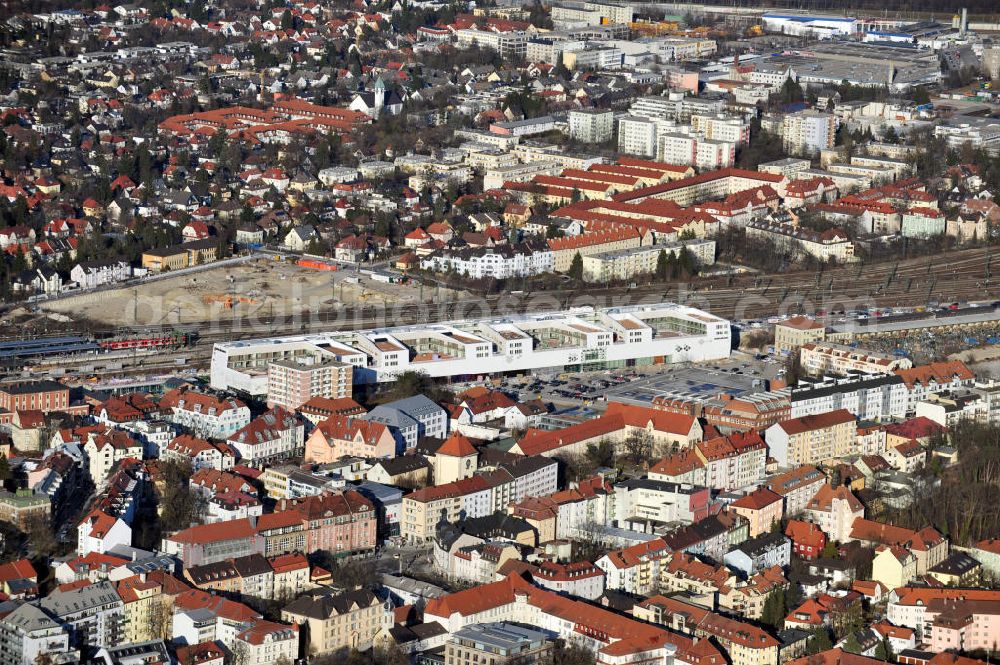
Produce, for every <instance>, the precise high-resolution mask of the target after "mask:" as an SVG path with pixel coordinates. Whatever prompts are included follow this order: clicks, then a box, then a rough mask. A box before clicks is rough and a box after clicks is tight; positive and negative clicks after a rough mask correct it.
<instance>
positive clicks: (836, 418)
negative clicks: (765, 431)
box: [778, 409, 855, 435]
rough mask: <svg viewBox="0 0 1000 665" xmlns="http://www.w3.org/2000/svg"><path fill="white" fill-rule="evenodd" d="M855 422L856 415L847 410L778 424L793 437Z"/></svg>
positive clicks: (803, 417)
mask: <svg viewBox="0 0 1000 665" xmlns="http://www.w3.org/2000/svg"><path fill="white" fill-rule="evenodd" d="M853 422H855V418H854V414H852V413H851V412H850V411H848V410H847V409H837V410H836V411H828V412H826V413H818V414H816V415H814V416H802V417H801V418H792V419H790V420H783V421H782V422H780V423H778V427H780V428H781V429H783V430H784V431H785V433H786V434H788V435H793V434H801V433H803V432H811V431H814V430H818V429H826V428H828V427H833V426H835V425H842V424H844V423H853Z"/></svg>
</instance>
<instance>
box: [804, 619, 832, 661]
mask: <svg viewBox="0 0 1000 665" xmlns="http://www.w3.org/2000/svg"><path fill="white" fill-rule="evenodd" d="M832 648H833V643H832V642H831V641H830V633H828V632H826V628H825V627H824V626H820V627H818V628H816V629H815V630H814V631H813V634H812V637H810V638H809V641H808V642H807V643H806V654H807V655H809V656H812V655H813V654H817V653H822V652H823V651H827V650H829V649H832Z"/></svg>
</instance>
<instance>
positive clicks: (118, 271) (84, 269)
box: [69, 260, 132, 289]
mask: <svg viewBox="0 0 1000 665" xmlns="http://www.w3.org/2000/svg"><path fill="white" fill-rule="evenodd" d="M131 277H132V266H130V265H129V264H128V262H127V261H122V260H111V261H85V262H83V263H78V264H76V265H75V266H73V269H72V270H70V273H69V278H70V281H71V282H73V283H74V284H76V287H77V288H79V289H96V288H97V287H99V286H104V285H105V284H115V283H118V282H124V281H125V280H127V279H129V278H131Z"/></svg>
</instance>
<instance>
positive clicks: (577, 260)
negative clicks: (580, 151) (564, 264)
mask: <svg viewBox="0 0 1000 665" xmlns="http://www.w3.org/2000/svg"><path fill="white" fill-rule="evenodd" d="M566 274H567V275H569V276H570V277H572V278H573V279H583V257H582V256H580V252H577V253H576V256H574V257H573V261H572V263H570V264H569V270H567V271H566Z"/></svg>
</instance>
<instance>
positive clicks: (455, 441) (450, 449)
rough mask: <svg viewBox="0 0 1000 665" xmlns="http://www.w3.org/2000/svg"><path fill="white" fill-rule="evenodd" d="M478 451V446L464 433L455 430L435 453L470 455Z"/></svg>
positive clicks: (455, 455) (459, 455)
mask: <svg viewBox="0 0 1000 665" xmlns="http://www.w3.org/2000/svg"><path fill="white" fill-rule="evenodd" d="M476 453H477V451H476V447H475V446H473V445H472V442H470V441H469V439H468V438H466V437H465V435H464V434H462V433H461V432H453V433H452V434H451V436H449V437H448V438H447V440H445V442H444V443H443V444H441V447H440V448H438V449H437V451H436V452H435V453H434V454H435V455H446V456H448V457H468V456H470V455H475V454H476Z"/></svg>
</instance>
